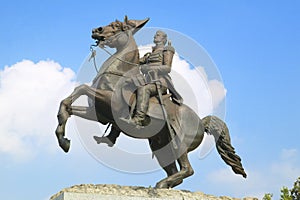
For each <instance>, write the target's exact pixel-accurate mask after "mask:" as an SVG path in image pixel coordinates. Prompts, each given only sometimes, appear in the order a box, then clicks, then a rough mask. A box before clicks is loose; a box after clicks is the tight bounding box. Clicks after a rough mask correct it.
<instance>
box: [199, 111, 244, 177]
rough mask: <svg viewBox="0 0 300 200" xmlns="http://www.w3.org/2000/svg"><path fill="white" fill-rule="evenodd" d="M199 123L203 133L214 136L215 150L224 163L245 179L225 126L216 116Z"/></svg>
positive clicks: (208, 117) (239, 160)
mask: <svg viewBox="0 0 300 200" xmlns="http://www.w3.org/2000/svg"><path fill="white" fill-rule="evenodd" d="M201 121H202V122H203V125H204V130H205V132H206V133H208V134H211V135H213V136H214V138H215V141H216V148H217V150H218V152H219V154H220V156H221V158H222V159H223V160H224V162H225V163H226V164H227V165H229V166H231V168H232V170H233V171H234V172H235V173H236V174H241V175H242V176H243V177H244V178H246V177H247V174H246V172H245V171H244V168H243V166H242V163H241V158H240V157H239V156H238V155H237V154H236V153H235V150H234V147H233V146H232V145H231V142H230V136H229V130H228V128H227V126H226V124H225V123H224V122H223V121H222V120H221V119H219V118H218V117H216V116H207V117H205V118H203V119H202V120H201Z"/></svg>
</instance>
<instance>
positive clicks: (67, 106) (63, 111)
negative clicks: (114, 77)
mask: <svg viewBox="0 0 300 200" xmlns="http://www.w3.org/2000/svg"><path fill="white" fill-rule="evenodd" d="M81 95H87V96H88V97H89V98H95V100H103V99H104V98H105V95H104V94H103V92H101V90H97V89H95V88H91V87H90V86H87V85H80V86H78V87H76V88H75V89H74V91H73V92H72V94H71V95H70V96H68V97H67V98H65V99H64V100H62V101H61V103H60V107H59V110H58V114H57V119H58V126H57V128H56V131H55V133H56V137H57V140H58V143H59V146H60V147H61V148H62V149H63V150H64V151H65V152H68V151H69V149H70V140H69V139H67V138H65V126H66V123H67V120H68V118H69V117H70V116H71V115H72V107H71V105H72V103H73V102H74V101H76V100H77V99H78V98H79V97H80V96H81Z"/></svg>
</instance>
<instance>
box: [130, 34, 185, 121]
mask: <svg viewBox="0 0 300 200" xmlns="http://www.w3.org/2000/svg"><path fill="white" fill-rule="evenodd" d="M153 42H154V44H155V46H154V47H152V52H151V53H147V54H145V55H144V57H142V58H141V59H140V64H141V71H142V73H143V74H144V75H145V76H146V82H145V84H143V85H140V87H138V89H137V107H136V112H135V115H134V117H133V118H130V119H129V120H128V123H130V124H135V125H138V126H144V125H145V118H146V114H147V111H148V107H149V99H150V97H152V96H156V95H158V92H159V91H158V90H161V91H160V92H161V93H162V94H166V93H167V89H169V90H170V92H171V93H172V99H174V101H175V102H177V103H178V104H182V97H181V96H180V95H179V93H178V92H177V91H176V90H175V88H174V85H173V83H172V80H171V77H170V76H169V75H168V74H169V73H170V72H171V67H172V60H173V55H174V53H175V49H174V48H173V47H172V46H171V44H170V43H169V44H168V45H167V46H165V44H166V43H167V34H166V33H164V32H163V31H160V30H159V31H157V32H156V34H155V36H154V40H153ZM157 84H159V85H160V87H159V88H158V87H157Z"/></svg>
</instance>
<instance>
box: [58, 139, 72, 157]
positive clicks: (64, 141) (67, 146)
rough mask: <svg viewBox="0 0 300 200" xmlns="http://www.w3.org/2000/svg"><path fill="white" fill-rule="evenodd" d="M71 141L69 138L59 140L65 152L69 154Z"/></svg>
mask: <svg viewBox="0 0 300 200" xmlns="http://www.w3.org/2000/svg"><path fill="white" fill-rule="evenodd" d="M70 143H71V141H70V140H69V139H67V138H61V139H60V140H59V146H60V147H61V148H62V149H63V150H64V152H66V153H68V151H69V149H70V145H71V144H70Z"/></svg>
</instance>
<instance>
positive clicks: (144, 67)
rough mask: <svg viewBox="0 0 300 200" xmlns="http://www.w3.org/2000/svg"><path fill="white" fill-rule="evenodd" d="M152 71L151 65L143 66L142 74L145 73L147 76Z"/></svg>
mask: <svg viewBox="0 0 300 200" xmlns="http://www.w3.org/2000/svg"><path fill="white" fill-rule="evenodd" d="M150 70H151V69H150V66H149V65H142V66H141V72H142V73H143V74H147V73H148V71H150Z"/></svg>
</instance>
